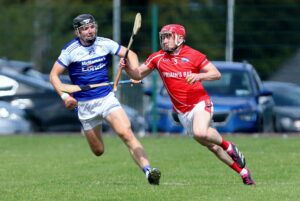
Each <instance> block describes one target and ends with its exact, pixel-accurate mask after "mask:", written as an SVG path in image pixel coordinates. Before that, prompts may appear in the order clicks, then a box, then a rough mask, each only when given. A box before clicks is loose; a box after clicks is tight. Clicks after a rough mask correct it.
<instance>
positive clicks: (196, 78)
mask: <svg viewBox="0 0 300 201" xmlns="http://www.w3.org/2000/svg"><path fill="white" fill-rule="evenodd" d="M185 79H186V81H187V83H189V84H193V83H195V82H198V81H201V75H200V74H199V73H192V74H189V75H188V76H186V78H185Z"/></svg>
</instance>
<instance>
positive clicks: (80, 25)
mask: <svg viewBox="0 0 300 201" xmlns="http://www.w3.org/2000/svg"><path fill="white" fill-rule="evenodd" d="M89 26H95V29H96V34H97V31H98V26H97V22H96V20H95V18H94V17H93V16H92V15H91V14H81V15H78V16H77V17H75V18H74V19H73V28H74V29H75V32H76V34H78V35H79V36H80V31H81V30H85V28H87V27H89ZM96 34H95V37H94V38H93V39H91V40H90V41H88V42H94V41H95V40H96Z"/></svg>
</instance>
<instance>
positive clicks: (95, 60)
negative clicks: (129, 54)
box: [57, 37, 121, 101]
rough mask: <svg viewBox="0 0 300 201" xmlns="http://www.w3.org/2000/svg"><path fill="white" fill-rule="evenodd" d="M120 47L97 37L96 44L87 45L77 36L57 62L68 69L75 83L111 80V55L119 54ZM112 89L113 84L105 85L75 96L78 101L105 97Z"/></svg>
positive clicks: (63, 50) (108, 40) (84, 83)
mask: <svg viewBox="0 0 300 201" xmlns="http://www.w3.org/2000/svg"><path fill="white" fill-rule="evenodd" d="M120 49H121V45H119V44H118V43H117V42H115V41H113V40H111V39H108V38H103V37H97V38H96V40H95V42H94V44H93V45H91V46H87V47H86V46H83V45H82V44H81V43H80V40H79V38H76V39H74V40H72V41H71V42H70V43H68V44H67V45H66V46H65V47H64V48H63V49H62V51H61V54H60V55H59V57H58V60H57V62H58V63H60V64H61V65H63V66H64V67H66V68H67V69H68V72H69V76H70V78H71V81H72V83H73V84H75V85H87V84H97V83H102V82H109V77H108V62H109V61H108V59H109V55H110V54H113V55H117V54H118V53H119V51H120ZM111 91H112V87H111V86H104V87H98V88H95V89H91V90H88V91H83V92H77V93H74V97H75V98H76V99H77V100H78V101H85V100H92V99H96V98H100V97H104V96H106V95H107V94H108V93H109V92H111Z"/></svg>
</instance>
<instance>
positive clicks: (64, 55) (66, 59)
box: [57, 49, 71, 67]
mask: <svg viewBox="0 0 300 201" xmlns="http://www.w3.org/2000/svg"><path fill="white" fill-rule="evenodd" d="M57 62H58V63H60V64H61V65H62V66H64V67H68V66H69V64H70V63H71V59H70V54H69V53H68V52H67V50H66V49H63V50H62V51H61V53H60V55H59V57H58V59H57Z"/></svg>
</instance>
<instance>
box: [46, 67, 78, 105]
mask: <svg viewBox="0 0 300 201" xmlns="http://www.w3.org/2000/svg"><path fill="white" fill-rule="evenodd" d="M64 70H65V68H64V67H63V66H62V65H61V64H59V63H58V62H55V63H54V65H53V67H52V70H51V72H50V75H49V79H50V82H51V84H52V86H53V87H54V89H55V91H56V92H57V93H58V95H59V96H60V97H61V98H62V100H63V101H64V103H65V106H66V108H68V109H73V108H74V107H76V106H77V101H76V100H75V99H74V98H73V97H72V96H70V95H69V94H67V93H64V92H62V90H61V88H62V85H63V83H62V82H61V80H60V78H59V76H60V75H61V74H62V73H63V72H64Z"/></svg>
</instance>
